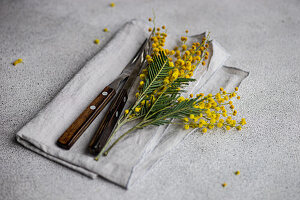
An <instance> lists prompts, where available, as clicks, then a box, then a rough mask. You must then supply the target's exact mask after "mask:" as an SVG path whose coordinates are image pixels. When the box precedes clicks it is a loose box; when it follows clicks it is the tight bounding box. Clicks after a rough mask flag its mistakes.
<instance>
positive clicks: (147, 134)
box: [16, 20, 248, 188]
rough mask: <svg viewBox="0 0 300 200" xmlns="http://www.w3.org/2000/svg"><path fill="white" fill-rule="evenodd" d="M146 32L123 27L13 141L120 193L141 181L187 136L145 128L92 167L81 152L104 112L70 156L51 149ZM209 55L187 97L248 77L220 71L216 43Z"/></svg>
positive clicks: (136, 25) (221, 55)
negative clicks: (109, 183) (117, 187)
mask: <svg viewBox="0 0 300 200" xmlns="http://www.w3.org/2000/svg"><path fill="white" fill-rule="evenodd" d="M146 30H147V26H146V25H144V24H143V23H141V22H138V21H135V20H133V21H130V22H128V23H126V24H125V25H124V26H123V27H122V28H121V29H120V30H119V31H118V32H117V33H116V34H115V35H114V36H113V38H112V39H111V40H110V41H109V42H108V43H107V45H106V46H105V47H104V48H103V49H102V50H101V51H100V52H99V53H98V54H97V55H96V56H94V57H93V58H92V59H91V60H90V61H88V62H87V63H86V64H85V65H84V67H83V68H82V69H81V70H80V71H79V72H78V73H77V74H76V75H75V76H74V77H73V78H72V79H71V80H70V81H69V83H68V84H67V85H66V86H65V87H64V88H63V89H62V90H61V91H60V92H59V93H58V94H57V96H56V97H55V98H54V99H53V100H52V101H51V102H50V103H49V104H48V105H47V106H46V107H45V108H43V109H42V110H41V111H40V112H39V113H38V114H37V115H36V116H35V117H34V118H33V119H32V120H31V121H30V122H28V123H27V124H26V125H25V126H24V127H23V128H22V129H21V130H20V131H19V132H18V133H17V134H16V138H17V141H18V142H20V143H21V144H22V145H24V146H25V147H27V148H29V149H31V150H32V151H35V152H36V153H38V154H41V155H43V156H45V157H47V158H49V159H51V160H54V161H56V162H58V163H61V164H62V165H65V166H67V167H69V168H71V169H73V170H75V171H78V172H80V173H82V174H85V175H87V176H89V177H91V178H96V177H97V176H101V177H103V178H105V179H107V180H109V181H112V182H114V183H116V184H118V185H120V186H122V187H124V188H128V187H129V186H130V185H132V184H133V183H134V182H135V181H136V180H137V179H138V178H140V177H141V176H142V175H144V174H145V173H146V172H147V171H148V170H149V169H150V168H151V167H152V166H153V165H154V164H155V163H156V162H157V161H158V160H159V159H160V158H162V156H163V155H165V154H166V153H167V152H168V151H170V150H171V149H172V148H173V147H174V146H175V145H177V144H178V143H179V142H180V141H182V140H183V139H184V137H186V136H187V135H188V134H190V133H191V131H186V130H183V129H182V128H179V127H177V126H176V125H168V126H160V127H149V128H145V129H142V130H139V131H138V132H134V133H132V134H129V135H128V136H127V137H125V138H124V139H123V140H121V141H120V142H119V143H118V144H117V145H116V146H115V147H114V148H113V149H112V150H111V151H110V153H109V155H108V156H106V157H101V158H100V159H99V161H95V160H94V157H93V156H91V155H89V153H88V152H87V149H86V148H87V145H88V143H89V141H90V139H91V137H92V136H93V133H94V132H95V130H96V129H97V125H98V124H99V122H100V120H101V118H102V117H103V115H104V113H105V111H106V109H104V110H103V111H102V112H101V114H100V115H99V116H98V117H97V118H96V120H95V121H94V122H93V124H92V125H91V126H90V127H89V128H88V129H87V130H86V131H85V133H84V134H83V135H82V136H81V138H80V139H79V140H78V141H77V142H76V144H75V145H74V146H73V147H72V148H71V149H70V150H64V149H61V148H59V147H57V146H56V141H57V139H58V138H59V136H60V135H61V134H62V133H63V132H64V131H65V130H66V129H67V128H68V126H69V125H70V124H71V123H72V122H73V121H74V120H75V119H76V118H77V116H78V115H79V114H80V113H81V112H82V111H83V110H84V109H85V107H86V106H87V105H89V103H90V102H91V101H92V100H93V99H94V98H95V97H96V96H97V95H98V93H99V92H100V91H101V90H102V89H103V88H104V87H105V86H106V85H107V84H109V83H110V82H111V81H112V80H114V78H116V77H117V76H118V74H119V73H120V72H121V71H122V69H123V68H124V67H125V65H126V64H127V63H128V62H129V60H130V59H131V58H132V57H133V56H134V54H135V53H136V51H137V50H138V49H139V47H140V45H141V44H142V42H143V41H144V39H145V38H146V37H148V34H147V32H146ZM206 35H207V34H206V33H203V34H200V35H196V36H192V37H189V42H195V41H199V40H200V41H201V40H202V37H204V36H206ZM177 40H178V37H175V36H172V35H169V36H168V38H167V42H168V43H167V44H166V45H167V47H170V48H172V47H173V46H175V45H176V41H177ZM209 52H210V56H209V59H208V62H207V65H206V66H204V67H201V68H199V70H197V71H196V72H195V73H194V76H195V77H197V79H198V81H197V82H194V83H192V84H190V85H189V87H188V88H187V90H188V91H191V92H192V93H196V92H199V91H201V92H205V93H207V92H215V91H217V90H218V88H219V87H224V88H225V89H226V90H231V89H233V88H234V87H236V86H238V85H239V84H240V83H241V82H242V80H243V79H244V78H246V77H247V76H248V72H245V71H242V70H239V69H237V68H231V67H225V66H223V64H224V62H225V61H226V60H227V59H228V57H229V54H228V53H227V52H226V51H225V50H224V49H223V48H222V47H221V45H220V44H219V43H218V42H216V41H214V40H212V41H210V47H209ZM135 85H137V84H135ZM135 90H136V87H135V88H133V89H132V91H131V94H129V97H130V98H129V99H128V103H127V106H128V105H130V104H131V103H132V102H133V101H134V98H133V96H134V95H133V94H134V93H135V92H136V91H135ZM130 126H132V124H130V123H129V124H126V125H125V126H124V127H123V128H122V129H121V130H120V131H118V132H117V134H116V137H117V136H119V135H120V134H122V133H124V132H125V131H126V130H128V128H129V127H130ZM113 140H114V139H113ZM113 140H112V141H113Z"/></svg>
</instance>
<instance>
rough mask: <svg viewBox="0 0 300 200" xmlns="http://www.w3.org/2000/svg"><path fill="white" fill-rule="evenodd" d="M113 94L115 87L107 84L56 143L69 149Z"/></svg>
mask: <svg viewBox="0 0 300 200" xmlns="http://www.w3.org/2000/svg"><path fill="white" fill-rule="evenodd" d="M115 94H116V91H115V89H113V88H111V87H109V86H107V87H105V88H104V89H103V90H102V92H101V93H100V94H99V95H98V96H97V97H96V98H95V99H94V100H93V101H92V103H91V104H90V105H89V106H88V107H87V108H86V109H85V110H84V111H83V112H82V113H81V114H80V116H79V117H78V118H77V119H76V120H75V121H74V122H73V123H72V124H71V126H70V127H69V128H68V129H67V130H66V131H65V132H64V133H63V134H62V135H61V136H60V138H59V139H58V140H57V145H58V146H59V147H61V148H63V149H67V150H68V149H70V148H71V147H72V146H73V144H74V143H75V142H76V141H77V140H78V139H79V137H80V136H81V135H82V133H83V132H84V131H85V130H86V129H87V128H88V127H89V125H90V124H91V123H92V122H93V121H94V119H95V118H96V117H97V116H98V115H99V113H100V112H101V110H103V108H104V107H105V106H106V105H107V104H108V102H109V101H110V100H111V99H112V97H113V96H114V95H115Z"/></svg>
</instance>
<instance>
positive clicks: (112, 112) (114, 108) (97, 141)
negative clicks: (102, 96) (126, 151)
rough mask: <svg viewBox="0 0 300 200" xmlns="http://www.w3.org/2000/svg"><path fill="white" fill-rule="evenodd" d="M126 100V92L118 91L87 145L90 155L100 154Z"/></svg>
mask: <svg viewBox="0 0 300 200" xmlns="http://www.w3.org/2000/svg"><path fill="white" fill-rule="evenodd" d="M127 99H128V94H127V90H125V89H123V90H121V91H120V93H119V94H118V96H117V97H116V99H115V100H114V102H113V103H112V104H111V105H110V107H109V109H108V111H107V112H106V113H105V116H104V118H103V119H102V121H101V123H100V125H99V128H98V129H97V131H96V132H95V134H94V136H93V138H92V140H91V142H90V144H89V147H88V148H89V151H90V153H91V154H98V153H100V152H101V151H102V150H103V148H104V147H105V146H106V143H107V142H108V140H109V138H110V137H111V134H112V131H113V130H114V127H115V125H116V124H117V122H118V119H119V117H120V115H121V113H122V111H123V108H124V106H125V104H126V101H127Z"/></svg>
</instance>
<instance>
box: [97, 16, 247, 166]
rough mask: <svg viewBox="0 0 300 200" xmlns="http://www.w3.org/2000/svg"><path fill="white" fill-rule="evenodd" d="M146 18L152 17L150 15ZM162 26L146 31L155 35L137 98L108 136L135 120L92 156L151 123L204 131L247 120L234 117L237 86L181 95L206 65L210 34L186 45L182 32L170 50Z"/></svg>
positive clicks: (231, 126) (233, 125)
mask: <svg viewBox="0 0 300 200" xmlns="http://www.w3.org/2000/svg"><path fill="white" fill-rule="evenodd" d="M149 21H152V19H151V18H149ZM165 30H166V29H165V26H162V27H161V29H160V28H155V26H154V28H153V30H152V28H149V32H152V31H153V32H154V36H152V37H151V41H152V48H153V52H152V53H151V55H147V57H146V59H147V62H148V64H147V67H146V69H144V70H143V71H142V73H141V74H140V82H139V87H138V92H137V93H136V101H135V102H134V103H133V104H132V105H131V106H130V108H129V109H127V110H125V112H124V115H123V116H122V117H121V118H120V119H119V121H118V123H117V125H116V128H115V130H114V132H113V134H112V137H111V138H110V139H112V138H113V136H114V134H115V133H116V132H117V131H118V130H119V129H120V128H121V127H122V126H123V125H124V124H126V123H128V122H130V121H135V120H137V121H138V123H136V125H135V126H133V127H132V128H131V129H129V130H128V131H127V132H125V133H124V134H122V135H121V136H120V137H119V138H117V139H116V140H115V141H114V142H113V143H112V144H111V146H110V147H108V148H107V149H106V146H107V145H108V144H109V142H107V144H106V146H105V147H104V148H103V150H102V151H101V152H100V153H99V154H98V156H97V157H96V158H95V160H98V159H99V157H100V156H101V155H104V156H106V155H107V154H108V153H109V151H110V150H111V148H113V147H114V146H115V145H116V144H117V143H118V142H119V141H120V140H121V139H122V138H124V137H125V136H126V135H128V134H133V133H134V132H135V131H136V130H137V129H143V128H144V127H148V126H151V125H154V126H160V125H165V124H170V123H176V124H181V125H182V126H183V127H184V129H189V128H197V129H199V130H200V131H202V132H203V133H206V132H207V131H208V129H214V128H222V129H224V130H230V129H231V128H236V129H237V130H241V128H242V126H243V125H245V124H246V121H245V119H244V118H242V119H241V120H240V122H237V121H236V120H234V119H233V117H234V116H236V114H237V111H236V110H234V105H233V103H232V101H231V99H232V98H234V97H236V98H237V99H240V97H239V96H237V91H238V88H235V92H232V93H227V92H226V91H224V90H223V88H220V92H219V93H217V94H214V95H212V94H208V95H204V94H203V93H200V94H196V95H195V96H194V95H193V94H190V95H189V98H185V97H183V96H181V95H183V94H184V93H186V92H187V91H185V90H184V88H185V87H186V86H187V85H188V84H189V83H190V82H192V81H195V80H196V78H197V77H193V73H194V71H195V70H197V68H200V67H203V66H205V65H206V62H205V61H206V60H207V59H208V56H209V52H208V48H209V34H208V35H207V36H206V37H204V38H203V39H202V41H199V42H194V43H192V45H187V40H188V38H187V37H186V36H182V37H181V38H180V40H181V45H180V46H177V47H175V48H174V49H173V50H169V49H166V48H164V46H165V40H166V37H167V33H166V31H165ZM187 33H188V31H187V30H186V34H187ZM109 141H110V140H109Z"/></svg>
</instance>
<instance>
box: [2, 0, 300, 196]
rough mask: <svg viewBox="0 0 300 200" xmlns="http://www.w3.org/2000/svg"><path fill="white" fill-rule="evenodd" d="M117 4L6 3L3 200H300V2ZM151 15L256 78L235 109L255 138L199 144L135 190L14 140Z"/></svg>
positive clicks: (210, 138)
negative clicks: (203, 36) (214, 44)
mask: <svg viewBox="0 0 300 200" xmlns="http://www.w3.org/2000/svg"><path fill="white" fill-rule="evenodd" d="M114 2H115V4H116V7H114V8H110V7H109V3H110V1H104V0H103V1H98V0H92V1H78V0H53V1H45V0H44V1H32V0H27V1H25V0H24V1H21V0H20V1H17V0H16V1H9V0H1V1H0V199H3V200H6V199H22V200H23V199H300V168H299V166H300V127H299V126H300V103H299V102H300V101H299V99H300V91H299V88H300V56H299V55H300V48H299V46H300V14H299V13H300V12H299V10H300V1H298V0H295V1H279V0H275V1H261V0H256V1H253V0H249V1H234V0H224V1H218V0H213V1H198V0H191V1H173V0H169V1H159V0H156V1H149V0H142V1H133V0H128V1H121V0H117V1H114ZM152 8H153V9H154V10H155V14H156V17H157V23H158V24H161V25H163V24H164V25H166V26H167V27H168V31H169V32H174V33H180V32H183V31H184V30H185V29H187V28H188V29H189V30H190V33H191V34H196V33H201V32H203V31H205V30H209V31H211V32H212V35H213V36H214V38H216V39H217V40H218V41H219V42H220V43H221V44H222V45H223V46H224V47H225V48H226V49H227V50H228V51H229V52H230V53H231V55H232V57H231V58H230V59H229V61H228V62H227V63H226V64H228V65H229V66H237V67H240V68H242V69H244V70H247V71H250V72H251V73H250V76H249V77H248V78H247V79H246V80H245V81H244V82H243V83H242V85H241V87H240V94H241V96H242V99H241V101H240V103H239V104H238V106H237V107H238V108H237V109H238V110H239V111H240V112H239V116H244V117H246V119H247V121H248V125H247V127H248V128H247V129H245V130H243V131H242V132H235V131H233V132H229V133H224V132H222V131H215V132H213V133H211V134H206V135H202V134H200V133H194V134H192V135H191V136H189V137H188V138H187V139H185V140H184V141H183V142H182V143H181V144H180V145H179V146H177V147H176V148H175V149H174V150H173V151H172V152H170V153H168V154H167V155H166V156H165V157H164V158H163V159H162V160H161V161H160V162H159V163H158V164H157V165H156V166H155V167H154V168H153V169H151V170H150V171H149V173H148V174H146V175H145V176H144V177H143V178H142V179H141V180H139V181H138V182H137V183H136V184H135V185H134V186H133V187H131V188H130V190H127V191H126V190H124V189H122V188H120V187H118V186H116V185H114V184H111V183H109V182H107V181H105V180H103V179H97V180H91V179H89V178H87V177H85V176H83V175H80V174H79V173H77V172H74V171H71V170H70V169H68V168H66V167H63V166H61V165H59V164H57V163H55V162H52V161H50V160H47V159H45V158H43V157H42V156H40V155H37V154H35V153H33V152H31V151H30V150H27V149H25V148H23V147H22V146H21V145H19V144H18V143H16V142H15V138H14V134H15V132H16V131H17V130H19V129H20V128H21V127H22V126H23V125H24V124H25V123H26V122H28V121H29V120H30V119H31V118H32V117H33V116H34V115H35V114H36V113H37V112H38V111H39V110H40V109H41V108H42V107H43V106H44V105H46V104H47V102H49V101H50V100H51V99H52V98H53V97H54V96H55V94H56V93H57V92H58V91H59V90H60V89H61V88H62V87H63V86H64V85H65V84H66V83H67V82H68V80H70V78H71V77H72V76H73V75H74V74H75V73H76V72H77V71H78V70H79V69H80V68H81V67H82V65H83V64H84V63H85V61H86V60H88V59H89V58H91V57H92V56H93V55H94V54H95V53H97V52H98V51H99V50H100V48H101V47H102V46H103V44H105V41H107V40H108V38H109V37H110V36H111V34H112V33H113V32H114V31H115V30H116V29H117V28H118V27H119V26H120V25H121V24H123V23H124V22H125V21H128V20H130V19H132V18H137V19H147V18H148V17H149V16H152ZM104 27H107V28H109V29H110V32H109V33H103V32H102V29H103V28H104ZM95 38H99V39H100V40H101V44H100V45H99V46H97V45H94V44H93V40H94V39H95ZM17 58H22V59H23V60H24V63H22V64H20V65H17V66H16V67H14V66H12V64H11V63H12V62H13V61H14V60H15V59H17ZM236 170H240V171H241V175H239V176H235V175H234V171H236ZM223 182H227V184H228V186H227V187H226V188H223V187H221V184H222V183H223Z"/></svg>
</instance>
